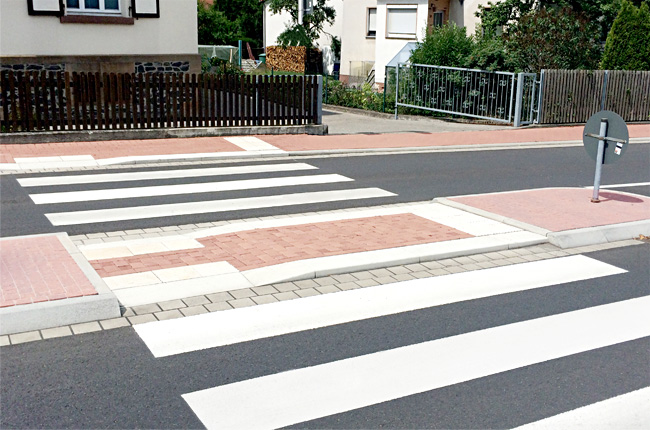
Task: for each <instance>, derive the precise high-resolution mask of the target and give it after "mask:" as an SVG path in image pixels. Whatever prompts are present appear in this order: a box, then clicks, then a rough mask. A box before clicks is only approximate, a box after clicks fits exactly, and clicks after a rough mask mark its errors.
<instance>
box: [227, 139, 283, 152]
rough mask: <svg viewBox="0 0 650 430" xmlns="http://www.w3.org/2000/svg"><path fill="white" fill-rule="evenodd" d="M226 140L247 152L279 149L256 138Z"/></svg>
mask: <svg viewBox="0 0 650 430" xmlns="http://www.w3.org/2000/svg"><path fill="white" fill-rule="evenodd" d="M224 140H227V141H228V142H230V143H232V144H234V145H237V146H239V147H240V148H241V149H243V150H245V151H268V150H273V149H275V150H277V149H278V148H276V147H275V146H273V145H271V144H270V143H267V142H265V141H263V140H262V139H260V138H257V137H255V136H235V137H224Z"/></svg>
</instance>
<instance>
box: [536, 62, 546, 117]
mask: <svg viewBox="0 0 650 430" xmlns="http://www.w3.org/2000/svg"><path fill="white" fill-rule="evenodd" d="M545 72H546V71H545V70H544V69H542V71H541V72H540V73H539V92H538V95H537V97H538V98H537V124H541V123H542V107H543V106H544V105H543V103H542V99H543V98H544V76H545Z"/></svg>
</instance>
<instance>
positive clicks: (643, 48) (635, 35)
mask: <svg viewBox="0 0 650 430" xmlns="http://www.w3.org/2000/svg"><path fill="white" fill-rule="evenodd" d="M601 68H602V69H607V70H650V9H649V8H648V3H643V4H641V7H638V8H637V7H636V6H634V5H633V4H632V3H630V2H629V1H625V0H624V1H623V5H622V7H621V10H620V11H619V13H618V16H617V17H616V20H615V21H614V24H613V25H612V29H611V31H610V32H609V35H608V36H607V41H606V42H605V52H604V53H603V60H602V62H601Z"/></svg>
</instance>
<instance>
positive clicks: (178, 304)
mask: <svg viewBox="0 0 650 430" xmlns="http://www.w3.org/2000/svg"><path fill="white" fill-rule="evenodd" d="M158 306H159V307H160V309H162V310H163V311H168V310H170V309H180V308H184V307H185V306H186V305H185V303H184V302H183V301H182V300H180V299H177V300H169V301H166V302H160V303H158Z"/></svg>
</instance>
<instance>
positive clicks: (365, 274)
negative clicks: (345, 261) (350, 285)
mask: <svg viewBox="0 0 650 430" xmlns="http://www.w3.org/2000/svg"><path fill="white" fill-rule="evenodd" d="M350 274H351V275H352V276H354V277H355V278H356V279H359V280H361V279H372V278H374V276H373V274H372V273H370V272H368V271H367V270H364V271H363V272H354V273H350Z"/></svg>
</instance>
